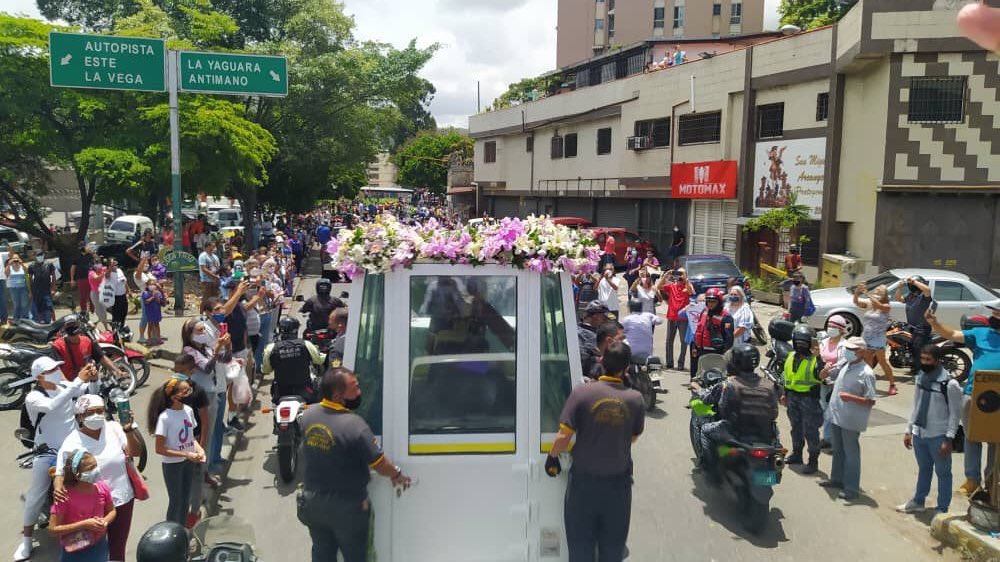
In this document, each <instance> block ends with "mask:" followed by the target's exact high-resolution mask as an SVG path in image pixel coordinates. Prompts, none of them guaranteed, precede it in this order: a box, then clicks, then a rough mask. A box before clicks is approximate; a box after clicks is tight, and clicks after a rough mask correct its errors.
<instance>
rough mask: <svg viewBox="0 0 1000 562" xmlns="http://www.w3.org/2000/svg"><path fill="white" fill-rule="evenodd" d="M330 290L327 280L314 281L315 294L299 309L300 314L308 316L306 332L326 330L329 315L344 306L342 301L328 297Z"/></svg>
mask: <svg viewBox="0 0 1000 562" xmlns="http://www.w3.org/2000/svg"><path fill="white" fill-rule="evenodd" d="M332 288H333V283H331V282H330V280H329V279H326V278H323V277H320V278H319V279H317V280H316V294H315V295H313V296H311V297H309V299H308V300H307V301H306V302H305V303H303V304H302V308H301V309H299V312H301V313H302V314H308V315H309V319H308V320H307V321H306V330H308V331H310V332H314V331H316V330H323V329H326V327H327V322H328V319H329V318H330V313H331V312H333V311H334V310H336V309H338V308H341V307H343V306H344V301H342V300H340V299H338V298H336V297H331V296H330V290H331V289H332Z"/></svg>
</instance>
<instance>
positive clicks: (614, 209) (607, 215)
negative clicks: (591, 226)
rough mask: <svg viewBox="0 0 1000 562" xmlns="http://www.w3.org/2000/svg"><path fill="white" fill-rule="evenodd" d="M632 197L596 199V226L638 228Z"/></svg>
mask: <svg viewBox="0 0 1000 562" xmlns="http://www.w3.org/2000/svg"><path fill="white" fill-rule="evenodd" d="M635 203H636V202H635V200H634V199H598V200H597V201H596V205H597V226H609V227H611V226H613V227H618V228H625V229H628V230H639V224H638V223H639V220H638V217H637V216H636V212H635Z"/></svg>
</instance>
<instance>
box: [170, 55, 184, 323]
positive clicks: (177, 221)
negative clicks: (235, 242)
mask: <svg viewBox="0 0 1000 562" xmlns="http://www.w3.org/2000/svg"><path fill="white" fill-rule="evenodd" d="M167 88H168V94H167V95H168V102H167V103H168V107H169V109H170V201H171V203H172V207H173V215H174V251H175V252H180V251H182V250H183V249H184V246H183V240H184V217H183V216H182V215H181V127H180V107H178V105H179V104H178V101H177V51H170V59H169V61H168V62H167ZM174 314H176V315H178V316H180V315H183V314H184V272H183V271H182V270H180V269H175V270H174Z"/></svg>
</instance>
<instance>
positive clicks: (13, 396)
mask: <svg viewBox="0 0 1000 562" xmlns="http://www.w3.org/2000/svg"><path fill="white" fill-rule="evenodd" d="M42 356H50V357H51V356H53V355H52V348H51V346H45V347H41V346H29V345H11V344H6V343H0V362H2V364H3V367H0V411H2V410H16V409H18V408H20V407H21V406H22V405H23V404H24V399H25V397H27V396H28V392H29V391H31V386H32V385H33V384H35V379H34V378H32V377H31V364H32V363H33V362H34V361H35V359H38V358H39V357H42Z"/></svg>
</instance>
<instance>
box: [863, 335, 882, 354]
mask: <svg viewBox="0 0 1000 562" xmlns="http://www.w3.org/2000/svg"><path fill="white" fill-rule="evenodd" d="M865 345H866V346H868V349H874V350H876V351H878V350H881V349H885V334H879V335H878V336H873V337H870V338H865Z"/></svg>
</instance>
